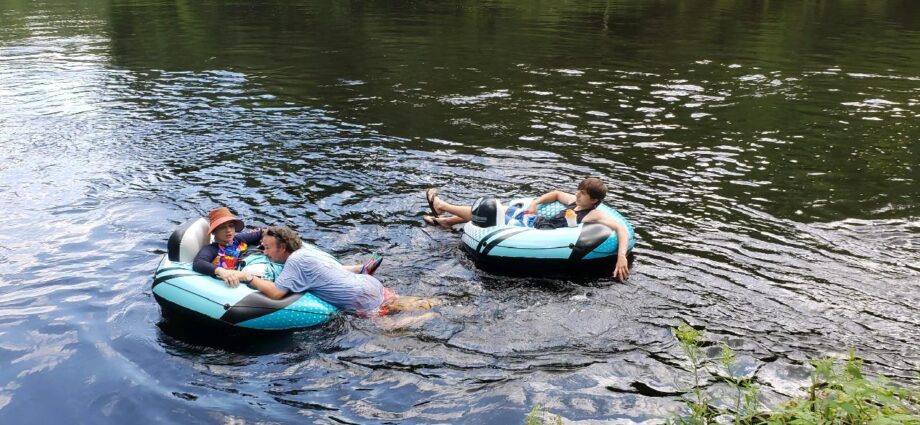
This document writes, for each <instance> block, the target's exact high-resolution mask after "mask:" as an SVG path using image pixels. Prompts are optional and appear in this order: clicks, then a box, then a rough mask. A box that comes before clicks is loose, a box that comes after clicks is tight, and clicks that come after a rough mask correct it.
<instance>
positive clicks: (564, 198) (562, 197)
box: [527, 190, 575, 214]
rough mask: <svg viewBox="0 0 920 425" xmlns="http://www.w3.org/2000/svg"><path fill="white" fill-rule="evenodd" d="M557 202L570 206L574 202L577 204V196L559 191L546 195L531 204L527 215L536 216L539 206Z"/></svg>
mask: <svg viewBox="0 0 920 425" xmlns="http://www.w3.org/2000/svg"><path fill="white" fill-rule="evenodd" d="M555 201H559V202H561V203H563V204H566V205H568V204H571V203H572V202H575V195H572V194H571V193H565V192H560V191H558V190H554V191H552V192H548V193H544V194H543V195H541V196H540V197H539V198H537V199H534V200H533V202H531V203H530V205H529V206H528V207H527V214H536V213H537V206H538V205H540V204H547V203H550V202H555Z"/></svg>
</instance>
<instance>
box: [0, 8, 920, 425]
mask: <svg viewBox="0 0 920 425" xmlns="http://www.w3.org/2000/svg"><path fill="white" fill-rule="evenodd" d="M918 118H920V3H917V2H914V1H907V0H904V1H893V0H892V1H884V0H865V1H858V0H857V1H821V2H815V1H782V2H776V1H765V0H764V1H753V2H748V1H701V2H649V1H643V0H632V1H630V0H624V1H616V0H613V1H606V2H605V1H578V2H576V1H554V2H544V1H482V2H467V1H461V2H404V1H390V2H338V1H318V2H297V1H294V2H288V1H275V0H269V1H264V2H240V1H237V0H230V1H220V2H215V1H209V0H206V1H201V2H190V1H184V0H177V1H174V2H168V1H160V0H135V1H124V0H115V1H73V2H72V1H61V0H42V1H23V0H0V199H2V201H3V210H2V211H3V214H0V228H2V229H4V231H3V232H0V261H2V264H3V272H2V273H0V421H2V422H3V423H53V422H60V421H62V420H63V421H64V422H66V423H87V424H107V423H111V424H121V423H137V422H142V423H153V422H156V423H222V424H226V423H234V424H240V423H246V424H250V423H287V422H294V421H299V422H302V423H397V422H398V423H490V424H506V423H521V422H523V419H524V417H525V416H526V414H527V412H529V411H530V409H531V408H532V407H533V406H535V405H538V404H539V405H543V406H545V407H546V408H547V409H548V410H549V411H552V412H554V413H558V414H560V415H562V417H563V418H564V419H565V420H566V421H567V422H572V423H585V424H587V423H614V422H617V423H619V422H622V423H632V422H649V423H655V422H660V421H661V420H662V418H665V417H667V416H668V415H671V414H673V412H677V411H678V409H680V407H681V403H680V401H679V395H678V394H679V393H680V392H681V391H682V390H684V389H686V388H687V387H688V386H689V385H690V383H691V382H692V379H691V376H690V375H689V373H688V372H687V370H686V366H687V364H686V362H685V360H684V356H683V355H682V354H681V352H680V350H679V347H678V346H677V345H676V343H675V341H674V338H673V334H672V328H673V327H675V326H677V325H679V324H680V323H683V322H688V323H691V324H693V325H694V326H696V327H699V328H701V329H704V330H705V332H706V340H707V341H708V342H709V343H712V344H713V347H715V344H718V343H720V342H725V343H727V344H729V345H730V346H731V347H733V348H734V349H735V350H736V353H737V354H738V356H739V358H740V365H739V367H740V373H744V374H748V375H752V376H754V378H755V381H756V382H757V384H758V385H760V387H761V390H762V393H763V399H764V401H765V402H767V403H775V402H777V401H779V400H782V399H783V398H784V397H786V396H788V395H792V394H795V393H796V391H797V389H798V388H799V387H800V386H801V385H803V383H804V382H805V381H806V380H807V376H808V373H809V370H810V369H809V367H808V364H807V359H808V358H810V357H816V356H825V355H843V354H845V353H846V352H847V350H848V349H849V348H855V349H856V350H857V352H858V353H859V354H860V355H861V356H862V357H863V358H865V360H866V362H867V365H868V367H869V368H870V369H871V370H873V371H876V372H881V373H885V374H887V375H889V376H891V377H893V378H895V379H897V380H900V381H902V382H906V381H907V380H908V379H910V378H911V377H912V376H915V375H916V372H917V370H918V368H920V367H918V365H920V342H918V339H920V338H918V337H920V312H918V309H917V306H918V305H920V291H918V288H920V202H918V201H920V181H918V179H920V174H918V172H920V168H918V162H920V161H918V159H920V125H918V123H920V120H918ZM588 175H593V176H600V177H602V178H604V179H605V180H606V181H607V182H609V185H610V188H611V193H610V196H609V197H608V202H609V203H610V204H611V205H612V206H614V207H615V208H617V209H618V210H620V211H621V212H623V214H624V215H626V216H627V217H628V218H630V219H631V221H632V222H633V224H634V225H635V226H636V229H637V236H638V238H639V243H638V245H637V248H636V250H635V252H636V263H635V265H634V268H633V270H632V276H631V278H630V279H629V281H628V282H627V283H626V284H619V283H616V282H613V281H612V280H610V279H599V280H596V281H589V282H569V281H565V280H549V279H540V278H533V279H510V278H504V277H499V276H491V275H488V274H485V273H483V272H480V271H478V270H477V269H476V268H475V266H474V265H473V264H472V263H471V262H470V261H469V260H468V259H467V258H466V257H465V256H464V255H463V253H462V252H461V251H460V250H459V249H458V246H459V237H458V235H457V234H456V233H451V232H448V231H444V230H441V229H437V228H433V227H426V226H424V225H423V224H422V223H421V220H420V215H421V214H422V213H423V212H424V210H425V208H426V204H425V202H424V198H423V191H424V189H425V188H427V187H432V186H436V187H441V188H442V191H443V194H444V195H443V196H444V197H445V199H447V200H450V201H454V202H459V203H464V202H471V201H472V200H474V199H475V198H476V197H478V196H480V195H483V194H491V195H495V196H498V197H501V198H504V199H509V198H511V197H516V196H524V195H532V194H537V193H540V192H544V191H547V190H551V189H557V188H558V189H564V190H569V191H574V187H575V185H576V184H577V182H578V181H579V180H580V179H581V178H583V177H584V176H588ZM220 205H226V206H229V207H231V208H232V209H234V210H235V211H237V212H238V213H239V214H240V215H241V216H242V217H243V218H244V219H245V220H246V221H247V223H248V224H250V225H266V224H275V223H282V224H288V225H291V226H293V227H296V228H297V229H298V230H300V231H301V233H302V234H303V235H304V237H305V239H306V240H308V241H310V242H313V243H316V244H318V245H320V246H322V247H323V248H325V249H327V250H329V251H330V252H332V253H334V254H335V255H337V256H339V257H340V258H342V259H343V260H345V261H360V260H362V259H363V258H365V257H366V255H367V254H368V253H370V252H373V251H378V252H382V253H384V254H385V255H386V260H385V261H384V263H383V266H382V268H381V269H380V270H379V272H378V274H379V276H380V277H381V280H383V281H384V283H385V284H386V285H388V286H391V287H393V288H395V289H396V290H397V291H399V292H400V293H407V294H417V295H424V296H432V297H437V298H440V299H442V300H443V301H444V305H442V306H440V307H438V308H437V309H436V310H435V312H436V313H437V316H436V317H435V318H434V319H432V320H429V321H427V322H423V323H418V324H414V325H411V326H409V327H406V328H403V329H396V330H394V329H391V328H389V327H387V326H385V325H384V324H382V323H380V322H378V321H374V320H367V319H359V318H353V317H343V318H340V319H337V320H335V321H333V322H332V323H330V324H328V325H326V326H322V327H319V328H315V329H310V330H307V331H303V332H296V333H292V334H286V335H281V336H278V337H273V338H246V339H229V340H225V339H224V338H222V336H220V335H210V336H208V337H205V336H202V335H198V334H196V333H195V332H194V330H192V329H187V328H186V327H185V326H182V324H181V323H178V324H177V323H166V322H164V321H163V319H162V317H161V314H160V309H159V307H158V305H157V304H156V302H155V301H154V299H153V297H152V295H151V291H150V284H151V282H152V273H153V270H154V268H155V267H156V264H157V261H158V260H159V259H160V258H161V256H162V255H163V253H164V250H165V247H166V238H167V236H168V235H169V233H170V232H171V231H172V230H173V229H174V228H175V227H176V226H177V224H179V223H180V222H183V221H185V220H186V219H188V218H190V217H194V216H198V215H202V214H204V213H206V212H207V211H208V210H209V209H211V208H214V207H216V206H220ZM720 385H721V384H718V383H711V382H710V383H709V385H708V387H707V388H708V390H709V391H711V392H713V393H715V394H718V393H719V392H720V391H724V388H722V387H721V386H720Z"/></svg>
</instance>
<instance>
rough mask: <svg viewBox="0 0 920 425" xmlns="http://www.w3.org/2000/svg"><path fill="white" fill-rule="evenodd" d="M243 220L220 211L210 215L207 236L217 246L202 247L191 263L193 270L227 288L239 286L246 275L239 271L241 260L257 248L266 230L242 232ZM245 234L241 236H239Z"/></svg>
mask: <svg viewBox="0 0 920 425" xmlns="http://www.w3.org/2000/svg"><path fill="white" fill-rule="evenodd" d="M243 227H244V226H243V220H240V219H239V218H238V217H237V216H235V215H233V213H231V212H230V209H228V208H227V207H220V208H215V209H213V210H211V212H209V213H208V233H209V234H211V235H213V236H214V242H213V243H211V244H209V245H205V246H203V247H201V249H200V250H199V251H198V255H195V260H194V262H193V263H192V270H194V271H196V272H198V273H201V274H204V275H208V276H213V277H216V278H218V279H221V280H223V281H224V282H226V283H227V284H228V285H231V286H236V285H239V283H240V279H241V278H242V277H243V273H242V272H240V271H238V270H237V266H239V262H240V256H241V255H242V254H243V252H245V251H246V250H248V249H249V247H250V246H258V245H259V242H261V241H262V234H263V232H264V229H255V230H250V231H248V232H242V231H243ZM240 232H242V233H240Z"/></svg>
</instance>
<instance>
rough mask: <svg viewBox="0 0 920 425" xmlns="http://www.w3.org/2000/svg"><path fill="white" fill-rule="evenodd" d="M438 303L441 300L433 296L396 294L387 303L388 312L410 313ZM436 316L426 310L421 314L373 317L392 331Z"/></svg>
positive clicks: (426, 308)
mask: <svg viewBox="0 0 920 425" xmlns="http://www.w3.org/2000/svg"><path fill="white" fill-rule="evenodd" d="M439 304H441V301H440V300H438V299H435V298H421V297H411V296H405V295H397V296H396V299H395V300H393V302H392V303H391V304H390V305H389V313H390V314H395V313H410V312H419V311H424V310H431V308H432V307H434V306H436V305H439ZM437 316H438V314H437V313H435V312H433V311H428V312H425V313H422V314H408V315H400V317H391V316H378V317H376V318H375V320H374V322H375V323H376V324H377V325H378V326H380V327H381V328H383V329H385V330H387V331H394V330H399V329H403V328H407V327H410V326H415V325H420V324H422V323H425V322H427V321H429V320H431V319H433V318H435V317H437Z"/></svg>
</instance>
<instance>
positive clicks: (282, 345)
mask: <svg viewBox="0 0 920 425" xmlns="http://www.w3.org/2000/svg"><path fill="white" fill-rule="evenodd" d="M157 327H158V328H159V329H160V332H161V333H160V335H159V338H158V339H159V341H160V342H161V344H163V345H164V346H172V347H177V348H181V349H183V350H190V351H198V350H211V349H217V350H223V351H226V352H229V353H233V354H241V355H247V356H264V355H270V354H278V353H286V352H294V351H297V352H302V353H315V352H322V351H327V350H329V349H330V347H331V346H330V344H332V343H334V341H336V339H337V338H336V335H340V334H342V333H343V332H344V330H345V329H344V328H345V327H346V322H345V320H344V318H342V317H337V318H335V319H333V320H332V321H330V322H329V323H326V324H324V325H320V326H315V327H312V328H308V329H302V330H288V331H258V330H250V329H243V328H239V327H235V326H230V325H227V324H224V323H220V322H216V321H205V320H202V319H199V318H197V317H188V316H184V315H182V314H177V313H175V312H170V313H168V314H165V315H164V317H163V318H162V320H160V321H159V322H158V323H157Z"/></svg>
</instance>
